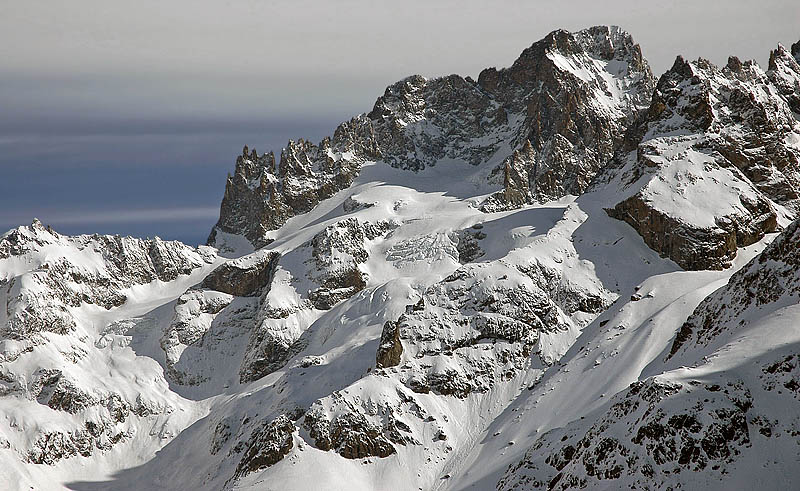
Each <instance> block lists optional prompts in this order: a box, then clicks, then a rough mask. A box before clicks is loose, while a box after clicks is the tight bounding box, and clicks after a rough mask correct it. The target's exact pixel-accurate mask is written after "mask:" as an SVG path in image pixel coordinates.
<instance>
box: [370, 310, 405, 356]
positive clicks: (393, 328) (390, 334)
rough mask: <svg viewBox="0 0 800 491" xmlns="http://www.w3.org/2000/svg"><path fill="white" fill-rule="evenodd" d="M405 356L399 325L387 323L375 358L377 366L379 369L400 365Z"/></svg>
mask: <svg viewBox="0 0 800 491" xmlns="http://www.w3.org/2000/svg"><path fill="white" fill-rule="evenodd" d="M402 354H403V343H401V342H400V330H399V329H398V328H397V323H396V322H392V321H387V322H386V324H384V326H383V332H382V333H381V343H380V345H379V346H378V353H377V355H376V356H375V365H376V366H377V367H378V368H384V367H394V366H397V365H399V364H400V356H401V355H402Z"/></svg>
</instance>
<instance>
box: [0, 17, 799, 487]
mask: <svg viewBox="0 0 800 491" xmlns="http://www.w3.org/2000/svg"><path fill="white" fill-rule="evenodd" d="M798 59H800V44H798V45H796V46H793V47H792V49H791V50H787V49H785V48H783V47H781V46H779V47H778V48H777V49H776V50H774V51H773V52H772V53H771V55H770V62H769V66H768V67H767V69H766V70H763V69H762V68H760V67H758V65H756V64H755V63H754V62H741V61H739V60H738V59H736V58H733V57H732V58H731V59H730V60H729V62H728V64H727V66H726V67H723V68H718V67H715V66H714V65H713V64H711V63H710V62H708V61H706V60H702V59H701V60H697V61H693V62H687V61H685V60H684V59H683V58H681V57H678V59H677V60H676V62H675V64H674V66H673V67H672V68H671V69H670V70H668V71H667V72H666V73H665V74H663V75H662V76H661V77H660V78H659V79H658V80H657V81H656V79H655V78H654V77H653V76H652V74H651V71H650V68H649V67H648V64H647V62H646V60H645V59H644V58H643V56H642V53H641V50H640V49H639V46H638V45H636V44H635V43H634V42H633V40H632V39H631V37H630V36H629V35H628V34H627V33H625V32H624V31H622V30H621V29H619V28H617V27H593V28H590V29H586V30H583V31H579V32H575V33H570V32H567V31H563V30H559V31H554V32H553V33H551V34H549V35H548V36H547V37H545V38H544V39H543V40H541V41H538V42H536V43H534V44H533V45H532V46H531V47H529V48H527V49H525V50H524V51H523V52H522V54H521V55H520V57H519V58H518V59H517V60H516V61H515V62H514V63H513V64H512V66H510V67H508V68H504V69H495V68H489V69H486V70H484V71H483V72H481V74H480V76H479V77H478V80H477V81H475V80H472V79H470V78H469V77H466V78H463V77H460V76H458V75H451V76H448V77H443V78H438V79H432V80H429V79H425V78H424V77H421V76H412V77H409V78H406V79H404V80H402V81H400V82H397V83H396V84H393V85H391V86H389V87H388V88H387V89H386V92H385V93H384V95H383V96H381V97H379V98H378V100H377V102H376V103H375V106H374V108H373V109H372V111H370V112H369V113H367V114H362V115H359V116H356V117H355V118H353V119H352V120H350V121H348V122H345V123H343V124H342V125H340V126H339V127H338V128H337V129H336V130H335V131H334V133H333V135H332V136H331V137H329V138H325V139H324V140H322V141H321V142H320V143H319V144H314V143H311V142H308V141H305V140H297V141H290V142H289V143H288V144H287V146H286V147H285V148H284V149H283V150H282V151H281V152H280V157H279V158H277V159H276V157H275V155H274V153H272V152H270V153H266V154H259V153H258V152H257V151H256V150H254V149H253V150H251V149H249V148H248V147H245V148H244V150H243V152H242V155H240V156H239V157H237V159H236V166H235V170H234V173H233V175H229V177H228V180H227V183H226V187H225V196H224V198H223V202H222V205H221V209H220V219H219V222H218V223H217V224H216V226H215V227H214V229H213V230H212V232H211V235H210V237H209V245H208V246H202V247H199V248H196V249H195V248H191V247H188V246H185V245H183V244H180V243H177V242H164V241H161V240H160V239H154V240H141V239H132V238H121V237H109V236H97V235H94V236H79V237H65V236H62V235H59V234H58V233H56V232H54V231H52V230H50V229H49V228H46V227H44V226H43V225H42V224H41V223H39V222H38V221H34V223H33V224H32V225H30V226H23V227H20V228H18V229H15V230H12V231H9V232H8V233H6V234H5V235H3V236H2V237H0V303H1V304H2V305H5V308H4V309H0V408H2V410H1V411H0V414H2V418H0V482H2V483H4V486H5V487H7V488H9V489H29V488H34V489H65V488H67V489H188V488H195V489H209V490H216V489H281V490H286V489H319V488H324V489H387V490H389V489H391V490H396V489H425V490H427V489H495V488H497V489H537V488H549V489H555V488H558V489H571V488H584V487H590V488H592V487H601V488H613V489H616V488H621V487H636V488H644V489H666V488H668V487H671V488H672V489H677V488H684V489H696V488H717V489H731V488H743V487H752V486H755V485H761V486H765V485H766V486H767V487H768V488H778V489H781V488H793V487H796V486H797V485H798V483H800V473H798V470H797V468H796V465H795V463H796V462H797V460H798V458H800V451H799V450H798V449H800V446H798V443H800V419H798V415H800V411H799V410H800V395H799V394H800V354H799V353H798V346H800V345H799V344H798V342H800V261H799V260H798V254H800V232H798V231H800V221H798V220H797V219H798V211H800V205H799V203H800V198H799V197H798V196H800V195H798V193H800V122H799V121H798V118H800V114H799V112H800V102H798V101H800V65H798ZM276 160H277V163H276Z"/></svg>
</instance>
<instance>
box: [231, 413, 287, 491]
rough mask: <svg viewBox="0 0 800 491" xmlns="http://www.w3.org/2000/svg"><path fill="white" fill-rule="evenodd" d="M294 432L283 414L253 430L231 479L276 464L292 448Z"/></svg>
mask: <svg viewBox="0 0 800 491" xmlns="http://www.w3.org/2000/svg"><path fill="white" fill-rule="evenodd" d="M294 430H295V428H294V423H293V422H292V421H291V420H290V419H289V418H287V417H286V416H285V415H283V414H282V415H280V416H278V417H277V418H275V419H274V420H272V421H270V422H269V423H264V425H263V426H261V427H260V428H257V429H256V430H254V431H253V434H252V435H251V436H250V440H249V441H248V442H247V447H246V448H245V449H244V455H243V456H242V458H241V460H240V461H239V465H237V466H236V473H235V474H234V476H233V478H234V479H239V478H241V477H243V476H246V475H247V474H250V473H252V472H258V471H260V470H262V469H265V468H267V467H270V466H272V465H274V464H276V463H278V462H279V461H280V460H281V459H282V458H283V457H285V456H286V455H287V454H288V453H289V452H290V451H291V450H292V447H293V446H294V441H293V438H292V433H294Z"/></svg>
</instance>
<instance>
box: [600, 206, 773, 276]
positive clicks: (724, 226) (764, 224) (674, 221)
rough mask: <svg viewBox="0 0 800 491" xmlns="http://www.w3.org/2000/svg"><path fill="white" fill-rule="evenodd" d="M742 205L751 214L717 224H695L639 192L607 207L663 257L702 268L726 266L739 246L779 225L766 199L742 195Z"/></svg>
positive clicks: (719, 221)
mask: <svg viewBox="0 0 800 491" xmlns="http://www.w3.org/2000/svg"><path fill="white" fill-rule="evenodd" d="M742 205H743V206H744V207H745V209H747V210H748V211H751V212H752V215H749V216H741V215H733V216H729V217H723V218H722V219H719V220H717V223H716V225H717V226H716V227H714V228H701V227H693V226H691V225H689V224H687V223H686V222H684V221H682V220H681V219H680V218H678V217H674V216H670V215H669V214H667V213H664V212H661V211H659V210H658V209H656V208H654V207H652V206H650V205H649V203H648V202H647V201H645V200H644V199H643V197H642V196H641V195H638V194H637V195H634V196H631V197H630V198H628V199H626V200H625V201H621V202H620V203H618V204H617V205H616V206H615V207H614V208H611V209H608V210H606V211H607V212H608V214H609V216H611V217H613V218H616V219H618V220H623V221H625V222H627V223H628V224H629V225H631V226H632V227H634V228H636V229H637V231H638V232H639V234H640V235H641V236H642V239H644V242H645V243H646V244H647V245H648V246H649V247H650V248H651V249H653V250H655V251H658V252H659V253H661V255H662V256H663V257H668V258H670V259H672V260H673V261H675V262H676V263H678V265H679V266H681V267H682V268H684V269H687V270H700V269H722V268H724V267H726V266H727V265H729V264H730V262H731V261H732V260H733V258H734V257H736V251H737V249H738V248H739V247H744V246H748V245H750V244H753V243H755V242H758V241H759V240H761V239H762V238H763V237H764V234H765V233H767V232H774V231H775V229H776V228H777V226H778V222H777V216H776V214H775V211H774V210H773V209H772V207H771V206H770V204H769V202H768V201H767V200H766V199H763V198H762V199H759V200H758V201H757V202H755V203H748V202H747V201H746V200H745V199H743V200H742Z"/></svg>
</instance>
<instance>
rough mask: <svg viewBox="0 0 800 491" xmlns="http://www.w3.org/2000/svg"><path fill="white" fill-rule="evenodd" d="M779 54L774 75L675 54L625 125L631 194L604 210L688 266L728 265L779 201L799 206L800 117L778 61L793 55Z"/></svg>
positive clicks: (747, 65) (770, 224) (766, 224)
mask: <svg viewBox="0 0 800 491" xmlns="http://www.w3.org/2000/svg"><path fill="white" fill-rule="evenodd" d="M773 55H774V56H773V60H772V62H771V65H774V67H773V69H771V70H770V72H769V73H765V72H764V71H763V70H761V69H760V68H759V67H758V65H756V64H755V63H754V62H741V61H739V60H738V59H736V58H731V59H730V60H729V61H728V64H727V65H726V66H725V67H724V68H722V69H720V68H717V67H716V66H714V65H713V64H711V63H710V62H708V61H706V60H703V59H700V60H697V61H694V62H687V61H685V60H684V59H683V58H681V57H678V59H677V60H676V61H675V64H674V65H673V66H672V68H671V69H670V70H669V71H667V72H666V73H665V74H664V75H663V76H662V77H661V78H660V79H659V82H658V85H657V87H656V90H655V92H654V94H653V99H652V102H651V104H650V108H649V109H648V111H647V113H646V115H645V116H643V117H642V119H641V120H640V122H639V123H638V124H637V125H636V126H634V127H632V128H631V130H630V131H629V133H628V139H629V143H628V144H627V147H626V148H627V149H628V150H632V151H631V152H630V153H622V154H621V155H622V156H621V157H619V158H620V160H621V161H622V163H621V164H620V166H621V168H622V169H623V170H622V172H621V177H619V179H620V182H621V188H622V191H621V194H622V195H623V196H626V197H625V199H623V200H622V201H620V202H619V203H617V204H616V205H615V206H614V207H612V208H609V210H608V212H609V214H610V215H611V216H612V217H614V218H618V219H620V220H624V221H626V222H627V223H628V224H630V225H631V226H632V227H633V228H635V229H636V230H637V231H638V232H639V234H640V235H641V236H642V238H643V239H644V241H645V243H647V245H649V246H650V247H651V248H652V249H653V250H655V251H657V252H659V253H660V254H661V255H662V256H664V257H669V258H670V259H672V260H674V261H675V262H676V263H678V264H679V265H680V266H681V267H683V268H685V269H722V268H725V267H727V266H728V265H729V264H730V261H731V260H732V258H733V257H734V256H735V255H736V250H737V249H738V248H739V247H743V246H747V245H749V244H752V243H754V242H757V241H759V240H761V238H763V236H764V234H765V233H769V232H773V231H775V230H776V228H777V226H778V215H779V214H780V213H782V212H781V210H780V209H779V207H781V206H782V207H785V208H786V209H788V210H789V213H794V212H795V211H796V210H797V207H798V196H800V195H798V191H800V148H799V147H798V146H797V142H798V141H800V125H799V124H798V122H797V120H796V118H795V117H794V114H793V113H792V109H791V106H790V102H789V101H788V100H787V99H786V98H785V97H784V96H782V95H780V94H781V90H779V89H778V88H776V86H775V85H774V83H775V81H776V80H779V79H780V80H785V79H784V78H781V76H779V75H778V74H777V73H778V71H779V70H780V68H779V67H778V65H779V64H780V63H783V65H781V66H784V68H785V67H786V66H787V65H788V66H789V67H788V68H786V70H789V71H792V70H794V69H795V68H796V65H797V63H796V61H795V60H794V59H791V60H787V59H786V53H785V51H784V50H782V49H779V50H778V51H777V52H775V53H773ZM792 73H794V72H792ZM784 89H785V87H784ZM784 93H786V91H785V90H784Z"/></svg>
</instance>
